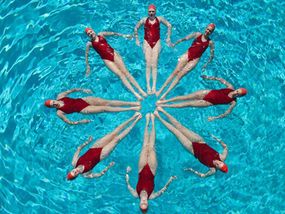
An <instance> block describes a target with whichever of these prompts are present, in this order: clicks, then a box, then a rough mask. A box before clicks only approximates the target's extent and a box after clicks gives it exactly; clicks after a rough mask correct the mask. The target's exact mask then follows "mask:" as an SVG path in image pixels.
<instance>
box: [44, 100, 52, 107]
mask: <svg viewBox="0 0 285 214" xmlns="http://www.w3.org/2000/svg"><path fill="white" fill-rule="evenodd" d="M51 102H52V100H46V101H45V106H46V107H49V108H50V107H51Z"/></svg>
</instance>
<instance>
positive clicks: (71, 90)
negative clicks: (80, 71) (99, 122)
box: [56, 88, 92, 100]
mask: <svg viewBox="0 0 285 214" xmlns="http://www.w3.org/2000/svg"><path fill="white" fill-rule="evenodd" d="M77 91H82V92H84V93H86V94H91V93H92V91H91V90H90V89H84V88H73V89H70V90H67V91H64V92H61V93H60V94H58V95H57V98H56V99H57V100H59V99H61V98H64V97H66V96H67V95H68V94H71V93H73V92H77Z"/></svg>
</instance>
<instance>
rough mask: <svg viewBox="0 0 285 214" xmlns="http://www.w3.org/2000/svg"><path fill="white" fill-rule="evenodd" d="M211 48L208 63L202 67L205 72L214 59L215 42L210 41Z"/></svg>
mask: <svg viewBox="0 0 285 214" xmlns="http://www.w3.org/2000/svg"><path fill="white" fill-rule="evenodd" d="M209 46H210V57H209V59H208V61H207V62H206V63H205V64H204V65H203V67H202V70H203V71H204V70H205V69H206V67H207V66H208V64H209V63H210V62H211V61H212V60H213V59H214V51H215V44H214V42H213V41H210V42H209Z"/></svg>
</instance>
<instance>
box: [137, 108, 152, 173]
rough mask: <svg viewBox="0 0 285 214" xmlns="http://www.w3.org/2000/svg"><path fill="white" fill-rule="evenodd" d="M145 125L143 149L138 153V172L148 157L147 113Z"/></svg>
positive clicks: (148, 117) (148, 115)
mask: <svg viewBox="0 0 285 214" xmlns="http://www.w3.org/2000/svg"><path fill="white" fill-rule="evenodd" d="M145 118H146V123H145V128H144V141H143V147H142V150H141V153H140V159H139V172H140V171H141V170H142V169H143V167H144V166H145V165H146V164H147V156H148V141H149V133H148V125H149V120H150V114H149V113H148V114H147V115H146V116H145Z"/></svg>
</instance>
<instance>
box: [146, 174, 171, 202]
mask: <svg viewBox="0 0 285 214" xmlns="http://www.w3.org/2000/svg"><path fill="white" fill-rule="evenodd" d="M175 179H177V177H176V176H171V177H170V178H169V180H168V181H167V183H166V184H165V186H164V187H163V188H162V189H161V190H159V191H158V192H155V193H152V194H151V195H150V196H149V199H155V198H157V197H159V196H160V195H161V194H163V193H164V192H165V191H166V190H167V188H168V186H169V185H170V184H171V182H172V181H173V180H175Z"/></svg>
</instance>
